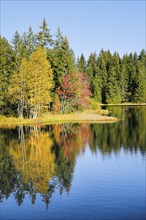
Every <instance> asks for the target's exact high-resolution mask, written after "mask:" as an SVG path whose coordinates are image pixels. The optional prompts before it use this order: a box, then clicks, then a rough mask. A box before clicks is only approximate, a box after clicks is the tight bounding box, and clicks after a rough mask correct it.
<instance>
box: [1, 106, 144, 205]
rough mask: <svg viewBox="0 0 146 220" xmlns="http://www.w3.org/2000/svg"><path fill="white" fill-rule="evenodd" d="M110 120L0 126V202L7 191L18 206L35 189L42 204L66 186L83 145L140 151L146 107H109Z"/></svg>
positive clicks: (106, 150) (105, 151)
mask: <svg viewBox="0 0 146 220" xmlns="http://www.w3.org/2000/svg"><path fill="white" fill-rule="evenodd" d="M108 110H109V111H110V112H111V113H112V115H114V116H116V117H118V118H120V119H121V120H120V121H119V122H117V123H113V124H111V123H110V124H62V125H58V124H57V125H48V126H44V127H24V126H19V127H17V129H0V158H1V169H0V175H1V179H2V183H1V185H0V187H1V189H0V191H1V197H0V199H1V201H3V200H4V198H6V199H7V198H9V197H10V195H13V197H14V198H15V200H16V202H17V204H18V205H19V206H20V205H21V204H22V203H23V201H24V199H25V197H26V194H27V195H29V198H30V199H31V202H32V204H34V203H35V202H36V198H37V194H38V193H39V194H40V195H41V197H42V202H44V203H45V204H46V207H48V205H49V202H50V199H51V197H52V195H53V193H54V192H55V191H56V190H58V191H59V193H60V194H62V192H63V191H66V192H67V193H68V192H69V191H70V188H71V183H72V178H73V172H74V168H75V164H76V159H77V156H78V155H79V154H83V153H84V151H85V149H86V147H87V146H89V148H90V151H91V152H93V153H94V154H96V152H97V151H98V150H99V151H100V152H101V153H102V154H103V155H110V154H111V153H115V154H118V152H120V150H121V148H122V149H123V150H124V151H128V152H131V153H137V152H139V151H140V152H141V154H142V155H145V153H146V146H145V143H146V133H145V125H146V108H145V107H134V108H133V107H110V108H108Z"/></svg>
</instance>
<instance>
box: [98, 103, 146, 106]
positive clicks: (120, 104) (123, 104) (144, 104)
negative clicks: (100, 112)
mask: <svg viewBox="0 0 146 220" xmlns="http://www.w3.org/2000/svg"><path fill="white" fill-rule="evenodd" d="M100 106H146V103H131V102H127V103H119V104H100Z"/></svg>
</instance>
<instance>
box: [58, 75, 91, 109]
mask: <svg viewBox="0 0 146 220" xmlns="http://www.w3.org/2000/svg"><path fill="white" fill-rule="evenodd" d="M57 94H58V95H59V97H60V102H61V112H62V113H66V112H71V111H74V110H75V109H82V108H87V106H88V103H89V97H90V96H91V92H90V90H89V84H88V81H87V77H86V75H85V74H84V73H68V74H66V75H65V76H64V77H63V80H62V84H61V86H60V87H59V88H58V89H57Z"/></svg>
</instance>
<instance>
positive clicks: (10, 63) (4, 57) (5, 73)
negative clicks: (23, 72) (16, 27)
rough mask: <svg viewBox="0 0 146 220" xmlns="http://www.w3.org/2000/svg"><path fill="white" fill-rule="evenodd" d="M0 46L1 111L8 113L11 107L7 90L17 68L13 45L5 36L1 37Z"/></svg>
mask: <svg viewBox="0 0 146 220" xmlns="http://www.w3.org/2000/svg"><path fill="white" fill-rule="evenodd" d="M0 48H1V49H0V111H1V112H2V113H6V112H7V111H8V109H9V107H10V106H8V104H9V103H8V100H7V98H8V97H7V91H8V86H9V84H10V77H11V75H12V74H13V71H14V69H15V56H14V52H13V50H12V47H11V45H10V44H9V43H8V41H7V40H6V38H4V37H0Z"/></svg>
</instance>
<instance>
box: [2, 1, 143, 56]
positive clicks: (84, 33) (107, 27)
mask: <svg viewBox="0 0 146 220" xmlns="http://www.w3.org/2000/svg"><path fill="white" fill-rule="evenodd" d="M145 4H146V3H145V1H143V0H138V1H124V0H123V1H119V0H117V1H110V0H107V1H41V0H40V1H35V0H33V1H28V0H27V1H26V0H25V1H22V0H20V1H18V0H17V1H13V0H9V1H8V0H1V34H2V36H5V37H6V38H7V39H8V40H9V41H10V40H11V39H12V37H13V35H14V32H15V31H16V30H17V31H18V32H19V33H20V34H22V33H23V32H24V31H27V30H28V27H29V25H31V26H32V28H33V31H34V32H35V33H36V32H37V31H38V30H39V28H38V27H39V26H40V25H41V22H42V20H43V18H45V19H46V21H47V24H48V26H49V28H50V29H51V34H52V35H54V34H55V32H56V30H57V28H58V27H60V28H61V31H62V33H63V34H64V35H66V36H67V38H68V40H69V42H70V46H71V47H72V49H73V50H74V52H75V55H76V57H77V56H78V55H80V54H81V53H84V55H85V57H86V58H87V57H88V56H89V54H90V52H94V51H96V52H97V54H98V53H99V52H100V50H101V49H102V48H103V49H104V50H108V49H109V50H110V51H111V52H112V53H113V52H114V51H117V52H119V54H120V55H121V56H122V55H123V54H124V53H126V52H127V53H130V52H134V51H136V52H137V53H139V52H140V51H141V49H142V48H146V45H145V40H146V32H145V26H146V24H145V20H146V11H145V10H146V9H145Z"/></svg>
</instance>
